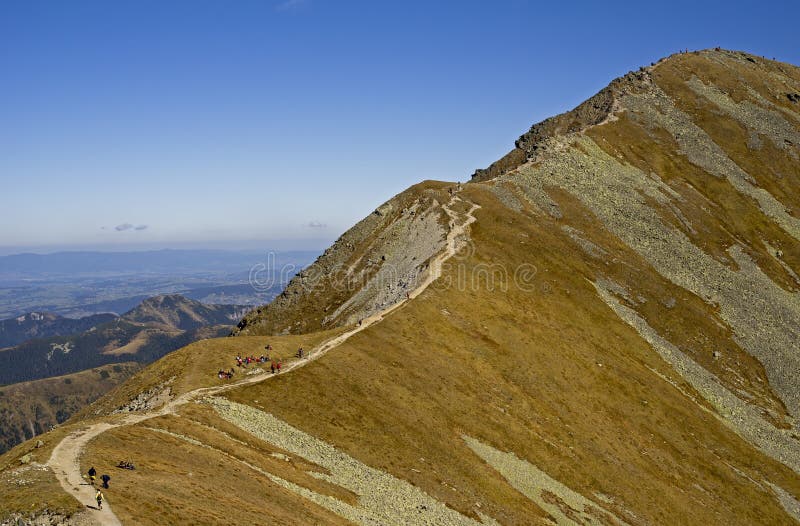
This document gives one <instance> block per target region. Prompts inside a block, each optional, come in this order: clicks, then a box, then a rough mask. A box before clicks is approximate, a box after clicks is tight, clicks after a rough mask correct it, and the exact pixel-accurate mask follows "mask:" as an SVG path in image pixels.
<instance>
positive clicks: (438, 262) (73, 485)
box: [47, 195, 480, 526]
mask: <svg viewBox="0 0 800 526" xmlns="http://www.w3.org/2000/svg"><path fill="white" fill-rule="evenodd" d="M461 201H462V200H461V198H459V197H458V196H457V195H454V196H453V197H452V198H451V199H450V202H449V203H447V204H446V205H443V206H442V208H443V209H444V211H445V213H446V214H447V215H448V217H449V218H450V221H451V225H452V226H451V227H450V230H449V231H448V233H447V239H446V244H445V249H444V251H442V253H441V254H439V255H437V256H436V257H434V258H433V259H432V260H431V262H430V264H429V266H428V273H427V275H426V276H425V279H424V280H423V281H422V282H421V283H420V284H419V286H418V287H417V288H415V289H414V290H413V291H411V292H409V294H408V298H407V299H403V300H401V301H399V302H397V303H395V304H394V305H391V306H389V307H387V308H385V309H384V310H382V311H380V312H377V313H375V314H373V315H372V316H369V317H368V318H365V319H363V320H361V322H360V323H359V325H357V326H356V327H354V328H352V329H350V330H349V331H347V332H344V333H342V334H340V335H339V336H336V337H335V338H332V339H330V340H328V341H326V342H323V343H322V344H320V345H319V346H318V347H317V348H315V349H314V350H312V351H311V352H310V353H309V354H308V356H307V357H306V358H303V359H299V360H297V361H295V362H292V363H290V364H288V365H287V366H286V367H285V368H284V369H283V371H284V372H283V373H282V374H285V373H288V372H290V371H292V370H294V369H297V368H300V367H303V366H305V365H306V364H308V363H310V362H313V361H315V360H318V359H319V358H321V357H322V356H324V355H325V354H327V353H328V352H329V351H330V350H331V349H335V348H336V347H338V346H339V345H341V344H342V343H344V342H345V341H347V340H348V339H349V338H350V337H351V336H353V335H354V334H357V333H359V332H361V331H363V330H364V329H366V328H367V327H370V326H372V325H374V324H376V323H378V322H380V321H381V320H383V318H384V317H386V316H387V315H389V314H390V313H392V312H394V311H395V310H397V309H398V308H400V307H401V306H403V305H405V304H406V303H407V302H408V301H409V300H411V299H414V298H416V297H417V296H419V295H420V294H422V292H423V291H424V290H425V289H426V288H428V286H430V284H431V283H433V282H434V281H436V280H437V279H439V277H440V276H441V275H442V268H443V265H444V262H445V261H447V260H448V259H450V258H451V257H453V256H454V255H455V254H456V251H457V249H458V238H459V237H460V236H462V235H464V234H465V233H466V229H467V227H468V226H469V225H471V224H472V223H474V222H475V221H476V218H475V216H474V215H473V213H474V212H475V210H477V209H478V208H480V206H478V205H477V204H474V203H473V204H472V207H471V208H470V209H469V211H467V212H466V219H465V220H463V221H461V223H460V224H459V220H460V219H461V218H460V217H459V216H458V214H457V213H456V212H454V211H453V210H452V209H451V208H450V207H451V206H452V205H453V204H454V203H455V202H461ZM274 376H275V375H272V374H268V373H264V374H259V375H254V376H252V377H249V378H245V379H243V380H239V381H237V382H234V383H230V384H226V385H219V386H213V387H202V388H199V389H195V390H193V391H189V392H187V393H183V394H182V395H180V396H178V397H177V398H175V399H174V400H171V401H169V402H168V403H166V404H164V406H163V407H161V408H159V409H157V410H155V411H151V412H148V413H142V414H132V415H128V416H126V417H125V418H123V419H122V420H120V421H119V422H113V423H112V422H101V423H98V424H94V425H91V426H89V427H87V428H85V429H81V430H78V431H75V432H73V433H70V434H69V435H68V436H66V437H65V438H63V439H62V440H61V442H59V444H58V445H57V446H56V447H55V448H54V449H53V453H52V455H51V456H50V459H49V460H48V461H47V465H48V466H50V468H51V469H52V470H53V472H54V473H55V475H56V478H57V479H58V482H59V483H60V484H61V487H62V488H64V491H66V492H67V493H68V494H70V495H72V496H73V497H75V498H76V499H78V501H79V502H81V503H83V504H87V503H92V505H94V502H95V500H94V495H95V491H96V490H95V489H94V487H93V486H91V485H90V484H88V483H87V482H86V480H85V479H84V478H83V473H82V472H81V466H80V456H81V453H82V452H83V449H84V448H85V447H86V444H87V443H88V442H89V441H90V440H91V439H93V438H95V437H96V436H98V435H101V434H102V433H104V432H106V431H108V430H109V429H114V428H116V427H121V426H128V425H132V424H136V423H139V422H143V421H145V420H149V419H151V418H155V417H158V416H163V415H167V414H174V413H175V411H176V409H177V408H178V407H180V406H182V405H184V404H187V403H189V402H191V401H193V400H195V399H197V398H202V397H206V396H213V395H217V394H220V393H223V392H225V391H229V390H231V389H237V388H239V387H243V386H245V385H249V384H254V383H258V382H263V381H264V380H268V379H270V378H273V377H274ZM91 517H92V519H93V520H94V522H95V523H96V524H99V525H101V526H109V525H110V526H115V525H121V524H122V523H121V522H120V521H119V519H118V518H117V516H116V515H115V514H114V512H113V511H112V510H111V505H110V503H108V502H106V503H104V507H103V509H102V510H95V511H93V512H92V513H91Z"/></svg>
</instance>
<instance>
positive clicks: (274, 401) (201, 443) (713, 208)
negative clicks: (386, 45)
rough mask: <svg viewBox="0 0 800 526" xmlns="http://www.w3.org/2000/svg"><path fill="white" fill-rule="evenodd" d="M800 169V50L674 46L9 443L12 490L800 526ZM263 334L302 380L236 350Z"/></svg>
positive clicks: (167, 506)
mask: <svg viewBox="0 0 800 526" xmlns="http://www.w3.org/2000/svg"><path fill="white" fill-rule="evenodd" d="M799 183H800V69H798V68H797V67H795V66H792V65H788V64H783V63H778V62H774V61H769V60H766V59H763V58H760V57H756V56H752V55H749V54H746V53H741V52H734V51H726V50H721V49H715V50H705V51H699V52H691V53H681V54H677V55H673V56H671V57H669V58H667V59H663V60H660V61H658V62H657V63H654V64H652V65H650V66H647V67H644V68H641V69H640V70H638V71H636V72H632V73H630V74H628V75H625V76H624V77H622V78H620V79H617V80H615V81H613V82H612V83H611V84H610V85H609V87H608V88H606V89H605V90H603V91H602V92H601V93H599V94H598V95H596V96H595V97H593V98H591V99H590V100H589V101H587V102H586V103H584V104H582V105H581V106H579V107H578V108H576V109H575V110H573V111H571V112H568V113H566V114H563V115H560V116H557V117H554V118H552V119H548V120H546V121H544V122H542V123H540V124H537V125H535V126H533V127H532V128H531V130H530V131H528V132H527V133H525V134H524V135H522V137H520V139H519V140H518V141H517V143H516V145H515V148H514V149H513V150H512V151H511V152H510V153H509V154H508V155H506V156H505V157H504V158H503V159H501V160H499V161H497V162H496V163H494V164H493V165H491V166H490V167H488V168H487V169H485V170H478V171H477V172H476V174H475V176H474V177H473V178H472V181H471V182H470V183H468V184H464V185H459V184H456V183H442V182H430V181H428V182H424V183H421V184H419V185H416V186H414V187H412V188H411V189H409V190H407V191H406V192H403V193H402V194H400V195H398V196H397V197H395V198H393V199H391V200H390V201H388V202H387V203H385V204H383V205H382V206H380V207H379V208H377V209H376V210H375V212H374V213H373V214H371V215H370V216H369V217H367V218H365V219H364V220H362V221H361V222H360V223H358V224H357V225H356V226H355V227H354V228H353V229H351V230H350V231H348V232H347V233H345V234H344V235H343V236H342V237H341V238H340V239H339V240H338V241H337V242H336V243H335V244H334V245H333V246H332V247H331V248H330V249H328V250H327V251H326V252H325V253H324V254H323V255H322V256H320V258H319V259H318V260H317V261H316V262H315V263H314V264H313V265H312V266H310V267H309V268H307V269H305V270H304V271H303V272H301V273H300V274H298V275H297V276H296V277H295V278H294V280H293V281H292V282H291V283H290V284H289V286H288V287H287V288H286V290H285V291H284V292H283V294H281V296H279V297H278V298H277V299H276V300H275V301H274V302H273V303H271V304H270V305H267V306H263V307H260V308H259V309H256V310H254V311H252V312H250V313H248V314H247V315H246V316H245V317H244V318H243V319H242V320H241V322H240V323H239V325H238V327H237V329H236V330H235V331H234V333H235V335H236V336H235V337H230V338H223V339H217V340H205V341H202V342H198V343H195V344H193V345H190V346H188V347H186V348H184V349H181V350H179V351H176V352H174V353H171V354H170V355H168V356H166V357H165V358H163V359H162V360H160V361H158V362H156V363H154V364H152V365H151V366H149V367H148V368H146V369H145V370H143V371H141V372H140V373H138V374H137V375H136V376H134V377H133V378H132V379H131V380H129V381H128V382H127V383H126V384H124V385H122V386H121V387H120V388H118V389H116V390H115V391H112V392H111V393H109V394H108V395H107V396H106V397H104V398H103V399H101V400H99V401H98V402H97V403H95V404H94V405H93V406H92V407H91V408H90V410H89V411H86V412H84V414H83V415H81V416H82V417H83V418H80V417H79V418H75V419H73V420H71V421H69V422H67V423H66V425H64V426H62V427H61V428H58V429H56V430H54V431H52V432H50V433H48V434H46V435H44V436H43V437H42V444H41V445H40V447H38V448H37V447H35V445H34V444H32V443H30V442H27V443H25V444H22V445H20V446H18V447H17V448H15V449H14V450H12V451H10V452H9V453H7V454H6V455H4V456H3V457H1V458H2V461H0V468H2V470H3V471H2V478H0V484H3V485H4V486H3V491H2V492H0V495H2V497H0V507H2V508H3V509H7V510H9V511H8V512H7V515H8V516H9V517H10V518H12V519H16V518H19V517H23V516H25V517H28V516H30V514H31V513H32V514H33V515H37V514H38V515H37V516H38V517H40V518H43V517H47V518H48V519H52V520H60V521H77V520H84V519H88V520H95V521H99V522H101V523H104V524H115V523H118V522H116V521H119V522H121V523H136V524H166V523H179V522H180V523H226V524H231V523H236V524H254V523H287V524H290V523H291V524H352V523H355V524H365V525H366V524H442V525H454V524H468V525H477V524H484V525H497V524H503V525H512V524H519V525H522V524H525V525H528V524H578V525H594V524H617V525H622V524H628V525H640V524H641V525H644V524H669V525H671V524H742V525H752V524H792V523H794V521H800V424H798V416H800V347H798V346H799V345H800V344H799V343H798V342H800V338H798V336H800V294H799V293H798V290H800V277H799V276H800V243H798V241H800V192H798V188H800V184H799ZM267 345H269V347H270V350H266V349H265V347H266V346H267ZM299 347H302V348H304V350H305V354H302V357H301V358H294V356H301V353H296V350H297V349H298V348H299ZM265 352H269V353H270V355H271V356H270V358H271V360H277V359H281V360H284V362H283V363H284V368H283V371H284V372H281V373H280V374H271V371H270V370H269V368H266V367H263V366H261V365H258V364H252V365H250V364H248V366H247V367H244V366H242V367H235V363H232V362H233V358H234V357H235V356H237V355H239V356H249V355H251V354H252V355H256V356H258V355H259V354H262V353H265ZM232 367H233V368H235V371H234V373H235V374H234V377H233V378H232V379H227V378H224V379H223V378H220V377H219V376H218V375H217V371H219V370H220V369H225V370H227V369H230V368H232ZM142 397H146V398H147V400H148V403H146V404H142V406H143V407H144V408H143V409H141V410H132V411H127V412H126V414H125V415H124V416H121V415H120V414H119V411H120V408H121V407H122V408H125V407H131V406H130V405H126V404H130V402H131V400H132V399H140V398H142ZM137 407H139V406H137ZM121 459H127V460H131V461H133V462H134V463H135V464H136V466H137V470H136V472H135V473H128V472H126V471H124V470H117V471H114V473H113V475H114V482H113V483H112V488H111V489H110V490H108V492H107V497H108V501H109V504H110V506H104V510H103V511H102V512H92V511H91V510H90V511H82V510H85V505H86V504H88V503H89V502H90V500H91V497H92V495H93V494H92V493H91V491H90V490H89V488H88V487H87V486H82V485H81V482H82V479H81V473H85V472H86V470H87V469H88V468H89V466H97V467H98V469H103V470H108V469H112V470H113V467H109V466H113V465H115V464H116V463H117V462H118V461H119V460H121ZM76 466H80V468H78V467H76ZM68 517H71V518H68Z"/></svg>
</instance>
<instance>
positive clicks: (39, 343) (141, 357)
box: [0, 294, 247, 452]
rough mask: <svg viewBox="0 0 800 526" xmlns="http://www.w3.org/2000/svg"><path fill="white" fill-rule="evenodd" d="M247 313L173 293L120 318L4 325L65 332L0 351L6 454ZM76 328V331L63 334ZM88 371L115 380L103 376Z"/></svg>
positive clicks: (48, 318)
mask: <svg viewBox="0 0 800 526" xmlns="http://www.w3.org/2000/svg"><path fill="white" fill-rule="evenodd" d="M246 309H247V308H246V307H242V306H237V305H205V304H203V303H200V302H198V301H194V300H190V299H187V298H184V297H183V296H180V295H177V294H170V295H166V296H156V297H153V298H148V299H146V300H144V301H143V302H142V303H141V304H140V305H138V306H137V307H135V308H134V309H132V310H130V311H129V312H127V313H125V314H123V315H122V316H119V317H118V316H115V315H98V316H90V317H88V318H83V319H81V320H69V319H67V318H60V317H58V316H54V315H51V314H39V313H35V314H31V315H26V316H24V317H20V318H19V320H21V321H19V322H18V321H17V319H13V320H6V321H5V322H3V323H2V324H1V325H0V327H5V326H9V327H11V328H14V329H16V326H15V323H19V324H20V326H25V327H27V328H28V331H27V332H28V333H36V334H37V335H44V334H46V333H47V331H48V330H53V331H55V330H60V331H61V335H59V336H48V337H37V338H34V339H30V340H27V341H24V342H22V343H19V344H17V345H16V346H13V347H9V348H7V349H3V350H0V386H2V385H4V384H11V385H6V387H3V388H0V415H2V422H3V425H2V426H0V452H2V451H4V450H5V449H4V448H5V447H9V446H12V445H14V444H16V443H17V442H18V441H20V440H23V439H25V438H30V437H32V436H33V435H34V434H36V433H40V432H42V431H43V430H46V429H47V428H49V426H52V425H53V424H55V423H59V422H62V421H64V420H65V419H66V418H67V417H69V415H71V414H72V413H73V412H74V411H76V410H78V409H80V408H81V407H83V406H84V405H86V404H88V403H89V402H91V401H93V400H95V399H96V398H98V397H99V396H101V395H102V394H103V393H105V392H106V391H108V390H109V389H110V388H111V387H113V386H115V385H117V384H118V383H120V382H121V381H122V380H124V378H127V376H128V375H130V374H132V373H133V372H134V371H136V370H138V368H140V367H141V366H142V365H143V364H148V363H150V362H152V361H154V360H157V359H158V358H161V357H162V356H164V355H165V354H167V353H169V352H171V351H174V350H175V349H178V348H180V347H183V346H185V345H188V344H190V343H192V342H194V341H197V340H200V339H204V338H211V337H218V336H224V335H227V334H228V333H229V332H230V330H231V328H232V327H233V326H234V325H235V323H236V321H237V320H238V319H239V318H240V317H241V316H242V315H243V314H244V312H245V311H246ZM94 321H99V322H101V323H98V324H93V323H92V322H94ZM71 322H73V323H72V326H74V327H77V328H78V331H77V332H75V333H73V334H65V332H66V328H67V327H69V326H70V323H71ZM48 323H49V324H50V325H47V324H48ZM23 332H24V331H21V330H17V331H16V332H15V333H14V335H15V336H17V337H21V335H22V333H23ZM0 334H2V333H0ZM115 364H116V365H115ZM88 370H97V371H110V372H111V373H108V372H102V373H98V374H100V376H97V375H92V374H88V373H87V371H88ZM108 374H112V376H113V380H114V381H110V380H109V377H108ZM52 377H59V378H63V379H64V380H63V382H61V381H55V379H53V378H52Z"/></svg>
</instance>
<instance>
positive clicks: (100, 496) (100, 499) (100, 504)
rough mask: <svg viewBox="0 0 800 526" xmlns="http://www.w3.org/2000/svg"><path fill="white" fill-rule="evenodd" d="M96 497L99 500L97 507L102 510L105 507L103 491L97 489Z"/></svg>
mask: <svg viewBox="0 0 800 526" xmlns="http://www.w3.org/2000/svg"><path fill="white" fill-rule="evenodd" d="M94 498H95V499H96V500H97V509H98V510H102V509H103V492H102V491H100V490H97V494H96V495H95V496H94Z"/></svg>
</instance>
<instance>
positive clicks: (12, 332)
mask: <svg viewBox="0 0 800 526" xmlns="http://www.w3.org/2000/svg"><path fill="white" fill-rule="evenodd" d="M116 317H117V316H116V315H114V314H110V313H109V314H95V315H92V316H86V317H84V318H79V319H72V318H64V317H63V316H59V315H58V314H53V313H50V312H29V313H27V314H23V315H22V316H18V317H16V318H11V319H8V320H2V321H0V349H2V348H5V347H11V346H13V345H17V344H19V343H22V342H24V341H26V340H30V339H33V338H49V337H51V336H67V335H69V334H74V333H76V332H83V331H86V330H89V329H90V328H92V327H96V326H97V325H101V324H103V323H107V322H109V321H112V320H113V319H115V318H116Z"/></svg>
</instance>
